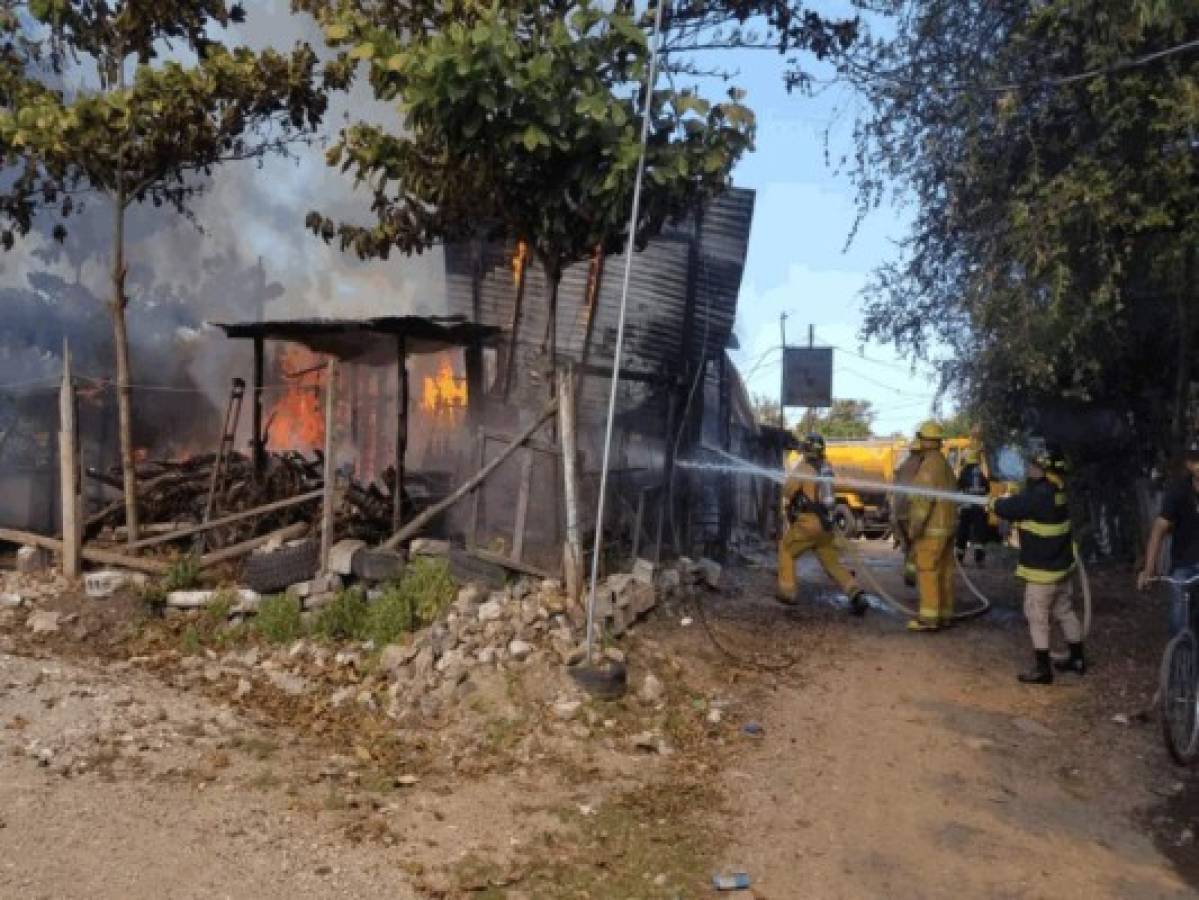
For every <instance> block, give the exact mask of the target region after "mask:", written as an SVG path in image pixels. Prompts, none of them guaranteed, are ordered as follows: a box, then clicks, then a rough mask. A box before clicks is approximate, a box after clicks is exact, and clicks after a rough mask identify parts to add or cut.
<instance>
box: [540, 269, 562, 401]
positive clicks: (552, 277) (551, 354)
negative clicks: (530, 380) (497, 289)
mask: <svg viewBox="0 0 1199 900" xmlns="http://www.w3.org/2000/svg"><path fill="white" fill-rule="evenodd" d="M542 265H543V266H544V267H545V300H546V313H545V315H546V318H545V341H544V343H543V347H542V349H543V351H544V352H545V354H546V356H547V365H546V374H547V379H546V380H547V381H548V382H549V386H550V396H551V397H552V396H554V391H555V390H556V389H557V385H556V383H555V381H554V377H555V376H554V373H555V372H556V371H557V366H558V288H559V286H560V285H561V284H562V266H561V264H560V263H558V262H557V261H550V260H543V261H542Z"/></svg>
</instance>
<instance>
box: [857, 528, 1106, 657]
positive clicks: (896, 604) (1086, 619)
mask: <svg viewBox="0 0 1199 900" xmlns="http://www.w3.org/2000/svg"><path fill="white" fill-rule="evenodd" d="M837 546H838V547H840V548H841V549H844V550H845V551H846V552H847V553H849V555H850V556H851V557H852V558H853V560H854V562H855V563H856V565H857V567H858V570H859V571H860V572H861V573H862V574H863V575H864V576H865V578H866V581H867V582H868V583H869V584H870V586H871V587H872V588H874V592H875V594H876V595H877V596H878V598H879V599H880V600H882V601H883V602H884V603H886V604H887V605H888V606H890V607H891V608H892V609H894V610H895V611H896V612H898V613H901V614H903V615H907V616H916V615H917V611H916V610H914V609H912V608H911V607H909V606H907V605H906V604H905V603H903V602H902V601H900V600H896V599H895V598H894V597H892V596H891V595H890V594H889V593H887V590H886V589H885V588H884V587H883V586H882V585H881V584H880V583H879V581H878V579H877V578H875V577H874V573H873V572H872V571H871V570H870V566H869V565H868V564H867V562H866V560H865V558H864V557H863V556H862V555H861V554H860V553H859V552H858V550H857V548H856V547H854V546H853V544H851V543H850V542H849V541H847V540H845V539H844V538H842V537H838V538H837ZM1074 560H1075V562H1076V563H1077V564H1078V579H1079V582H1080V583H1081V587H1082V636H1083V638H1084V639H1085V638H1086V637H1087V635H1089V634H1090V633H1091V579H1090V578H1089V577H1088V575H1087V569H1086V566H1084V565H1083V562H1082V557H1081V556H1080V555H1079V553H1078V550H1077V549H1075V551H1074ZM954 566H955V567H956V568H957V570H958V574H959V575H960V576H962V581H964V582H965V583H966V587H967V588H969V590H970V593H972V594H973V595H974V596H975V597H976V598H978V601H979V605H978V606H976V607H973V608H971V609H965V610H962V611H961V612H957V613H954V616H953V620H954V621H955V622H960V621H963V620H965V619H973V618H974V617H976V616H981V615H983V614H984V613H986V612H987V611H989V610H990V609H991V605H992V604H991V600H990V599H989V598H988V597H987V595H986V594H984V593H983V592H982V591H980V590H979V589H978V586H977V585H975V584H974V582H973V581H971V580H970V576H969V575H967V574H966V570H965V569H963V568H962V564H961V563H960V562H958V561H957V559H954Z"/></svg>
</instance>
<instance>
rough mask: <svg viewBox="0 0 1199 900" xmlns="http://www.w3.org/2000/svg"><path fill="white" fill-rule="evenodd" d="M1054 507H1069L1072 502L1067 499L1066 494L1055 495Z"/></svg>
mask: <svg viewBox="0 0 1199 900" xmlns="http://www.w3.org/2000/svg"><path fill="white" fill-rule="evenodd" d="M1053 505H1054V506H1069V505H1070V501H1069V500H1067V499H1066V495H1065V494H1060V493H1059V494H1054V495H1053Z"/></svg>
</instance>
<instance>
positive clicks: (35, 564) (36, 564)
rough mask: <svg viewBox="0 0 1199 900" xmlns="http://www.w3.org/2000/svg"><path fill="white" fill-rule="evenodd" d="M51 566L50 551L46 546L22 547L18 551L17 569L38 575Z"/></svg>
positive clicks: (25, 573) (24, 572) (26, 573)
mask: <svg viewBox="0 0 1199 900" xmlns="http://www.w3.org/2000/svg"><path fill="white" fill-rule="evenodd" d="M49 568H50V551H49V550H47V549H46V548H45V547H22V548H21V549H20V550H18V551H17V571H18V572H20V573H21V574H22V575H37V574H40V573H42V572H45V571H46V570H47V569H49Z"/></svg>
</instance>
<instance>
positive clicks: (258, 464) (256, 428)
mask: <svg viewBox="0 0 1199 900" xmlns="http://www.w3.org/2000/svg"><path fill="white" fill-rule="evenodd" d="M265 369H266V353H265V348H264V347H263V338H262V335H257V336H256V337H255V338H254V404H253V409H254V416H253V418H254V421H253V423H252V425H251V429H252V431H253V433H252V434H251V436H250V445H251V447H252V452H253V456H254V472H255V473H256V474H258V475H261V474H262V473H263V472H264V471H266V442H265V439H264V438H265V436H264V435H263V433H262V380H263V374H264V371H265Z"/></svg>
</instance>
